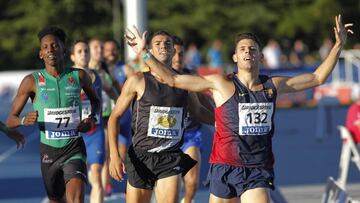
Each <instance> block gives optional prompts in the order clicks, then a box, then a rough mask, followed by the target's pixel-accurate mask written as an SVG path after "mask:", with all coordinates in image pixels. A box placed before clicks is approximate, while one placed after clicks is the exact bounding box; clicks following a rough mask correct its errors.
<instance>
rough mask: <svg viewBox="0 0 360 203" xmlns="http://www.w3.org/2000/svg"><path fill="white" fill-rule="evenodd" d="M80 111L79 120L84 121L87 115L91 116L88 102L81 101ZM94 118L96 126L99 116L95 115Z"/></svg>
mask: <svg viewBox="0 0 360 203" xmlns="http://www.w3.org/2000/svg"><path fill="white" fill-rule="evenodd" d="M81 105H82V109H81V119H85V118H87V117H89V115H90V114H91V102H90V100H83V101H82V104H81ZM95 118H96V123H95V124H96V125H97V124H99V123H100V115H99V114H96V115H95Z"/></svg>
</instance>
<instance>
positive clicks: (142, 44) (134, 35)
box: [124, 25, 147, 54]
mask: <svg viewBox="0 0 360 203" xmlns="http://www.w3.org/2000/svg"><path fill="white" fill-rule="evenodd" d="M146 34H147V31H145V32H144V33H142V36H140V33H139V30H138V29H137V27H136V26H135V25H134V26H132V27H131V28H128V29H126V33H125V35H124V37H125V40H126V42H127V43H128V45H129V46H130V47H131V48H132V49H133V50H134V52H135V53H136V54H140V52H141V51H142V50H144V49H145V48H146Z"/></svg>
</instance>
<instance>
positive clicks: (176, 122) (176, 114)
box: [147, 106, 183, 139]
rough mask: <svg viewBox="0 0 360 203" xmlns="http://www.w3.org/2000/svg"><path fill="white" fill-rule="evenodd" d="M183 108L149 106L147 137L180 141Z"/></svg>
mask: <svg viewBox="0 0 360 203" xmlns="http://www.w3.org/2000/svg"><path fill="white" fill-rule="evenodd" d="M182 118H183V108H181V107H162V106H151V107H150V115H149V128H148V134H147V135H148V136H150V137H158V138H168V139H181V136H182V131H183V129H182V126H181V123H182Z"/></svg>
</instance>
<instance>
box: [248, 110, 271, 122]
mask: <svg viewBox="0 0 360 203" xmlns="http://www.w3.org/2000/svg"><path fill="white" fill-rule="evenodd" d="M246 120H247V121H248V123H253V124H261V123H263V124H266V123H267V113H264V112H263V113H248V114H246Z"/></svg>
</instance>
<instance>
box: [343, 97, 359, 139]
mask: <svg viewBox="0 0 360 203" xmlns="http://www.w3.org/2000/svg"><path fill="white" fill-rule="evenodd" d="M346 127H347V129H349V131H350V133H351V136H352V137H353V139H354V142H355V143H356V144H358V145H359V144H360V100H358V101H357V102H356V103H354V104H352V105H351V106H350V107H349V110H348V113H347V116H346Z"/></svg>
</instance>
